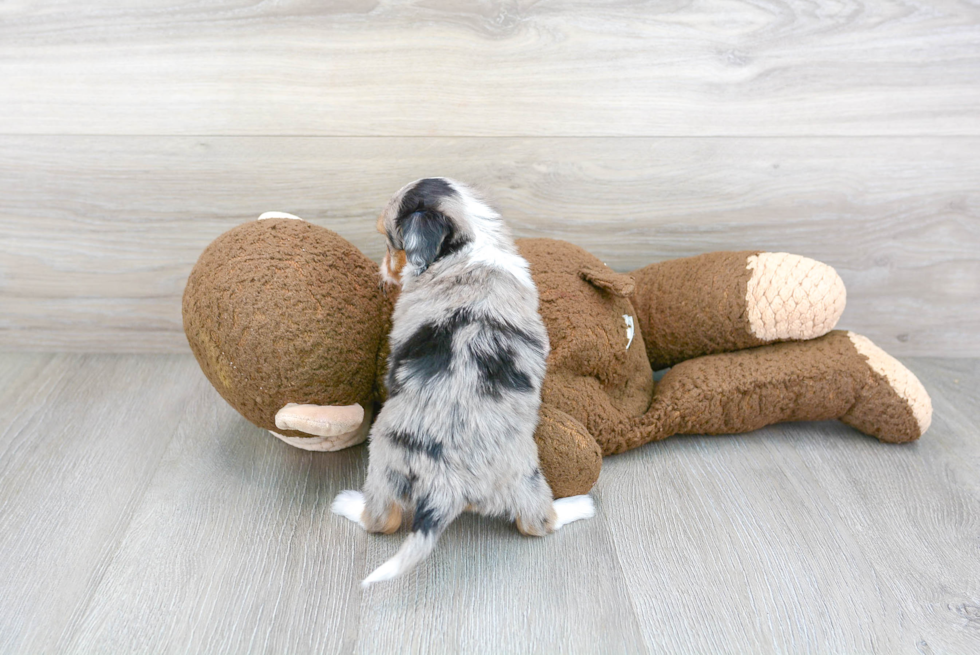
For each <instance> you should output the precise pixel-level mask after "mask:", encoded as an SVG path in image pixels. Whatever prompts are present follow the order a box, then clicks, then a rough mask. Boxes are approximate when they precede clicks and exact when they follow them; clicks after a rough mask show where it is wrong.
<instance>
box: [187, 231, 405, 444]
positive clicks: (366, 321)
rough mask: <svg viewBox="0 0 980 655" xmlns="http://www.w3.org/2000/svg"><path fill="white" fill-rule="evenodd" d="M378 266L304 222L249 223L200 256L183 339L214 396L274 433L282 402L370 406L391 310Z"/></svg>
mask: <svg viewBox="0 0 980 655" xmlns="http://www.w3.org/2000/svg"><path fill="white" fill-rule="evenodd" d="M377 270H378V268H377V265H376V264H374V263H373V262H372V261H371V260H370V259H368V258H367V257H365V256H364V255H363V254H362V253H361V252H360V251H359V250H358V249H357V248H355V247H354V246H352V245H351V244H350V243H348V242H347V241H346V240H345V239H343V238H341V237H340V236H338V235H336V234H334V233H333V232H331V231H329V230H326V229H324V228H320V227H317V226H315V225H312V224H310V223H307V222H305V221H299V220H289V219H269V220H263V221H251V222H248V223H245V224H243V225H240V226H238V227H236V228H234V229H232V230H229V231H228V232H226V233H224V234H222V235H221V236H219V237H218V238H217V239H216V240H215V241H214V242H213V243H212V244H211V245H210V246H208V248H207V249H206V250H205V251H204V253H203V254H202V255H201V257H200V259H199V260H198V262H197V264H196V265H195V266H194V269H193V270H192V271H191V274H190V278H189V279H188V281H187V287H186V289H185V291H184V298H183V316H184V332H185V333H186V335H187V340H188V342H189V343H190V346H191V350H192V351H193V352H194V356H195V357H196V358H197V361H198V363H199V364H200V365H201V369H202V370H203V371H204V374H205V375H206V376H207V377H208V379H209V380H210V381H211V383H212V384H213V385H214V387H215V389H217V390H218V392H219V393H220V394H221V395H222V397H224V399H225V400H227V401H228V402H229V403H230V404H231V405H232V407H234V408H235V409H237V410H238V411H239V412H240V413H241V414H242V415H243V416H244V417H245V418H247V419H248V420H250V421H251V422H252V423H254V424H256V425H258V426H259V427H262V428H265V429H268V430H276V431H278V432H280V433H285V434H286V435H288V436H308V435H305V434H304V433H302V432H296V431H293V430H287V431H282V430H277V429H276V426H275V414H276V411H278V410H279V408H281V407H282V406H283V405H285V404H286V403H290V402H294V403H301V404H305V403H312V404H330V405H349V404H353V403H360V404H362V405H364V406H366V407H370V406H371V403H373V402H374V401H375V400H376V399H377V398H378V395H379V394H378V387H379V384H378V375H379V371H378V370H377V369H378V361H379V360H380V359H381V357H382V355H381V353H380V352H379V351H381V350H382V347H383V346H384V345H386V344H387V333H388V328H389V320H390V319H389V317H390V312H391V306H390V303H389V302H388V301H386V300H385V298H384V297H383V296H382V294H381V292H380V290H379V288H378V274H377Z"/></svg>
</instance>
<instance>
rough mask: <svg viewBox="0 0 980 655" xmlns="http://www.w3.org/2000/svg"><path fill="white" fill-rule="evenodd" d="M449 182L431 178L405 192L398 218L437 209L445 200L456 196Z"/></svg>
mask: <svg viewBox="0 0 980 655" xmlns="http://www.w3.org/2000/svg"><path fill="white" fill-rule="evenodd" d="M455 195H456V192H455V191H453V188H452V186H450V184H449V182H447V181H446V180H444V179H442V178H439V177H429V178H426V179H424V180H419V181H418V183H417V184H416V185H415V186H414V187H412V188H411V189H409V190H408V191H406V192H405V195H404V196H402V202H401V204H400V205H399V206H398V217H399V218H401V217H403V216H406V215H408V214H411V213H413V212H417V211H419V210H425V209H435V208H437V207H438V206H439V203H440V202H441V201H442V199H443V198H445V197H447V196H455Z"/></svg>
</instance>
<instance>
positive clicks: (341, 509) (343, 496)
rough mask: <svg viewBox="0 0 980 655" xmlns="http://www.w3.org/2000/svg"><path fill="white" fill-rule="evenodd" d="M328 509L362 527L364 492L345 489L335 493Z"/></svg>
mask: <svg viewBox="0 0 980 655" xmlns="http://www.w3.org/2000/svg"><path fill="white" fill-rule="evenodd" d="M330 509H331V510H332V511H333V513H334V514H337V515H338V516H343V517H345V518H348V519H350V520H351V521H353V522H354V523H356V524H358V525H359V526H361V527H362V528H363V527H364V520H363V518H362V517H363V516H364V494H362V493H361V492H360V491H352V490H349V489H348V490H346V491H341V492H340V493H339V494H337V497H336V498H334V499H333V504H332V505H331V506H330Z"/></svg>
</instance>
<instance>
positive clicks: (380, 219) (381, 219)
mask: <svg viewBox="0 0 980 655" xmlns="http://www.w3.org/2000/svg"><path fill="white" fill-rule="evenodd" d="M377 226H378V233H379V234H384V235H387V232H385V215H384V212H381V214H379V215H378V222H377Z"/></svg>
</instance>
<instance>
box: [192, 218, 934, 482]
mask: <svg viewBox="0 0 980 655" xmlns="http://www.w3.org/2000/svg"><path fill="white" fill-rule="evenodd" d="M263 216H267V215H263ZM518 247H519V249H520V251H521V254H522V255H523V256H524V257H525V258H526V259H527V260H528V262H529V263H530V265H531V273H532V276H533V277H534V280H535V282H536V283H537V286H538V291H539V294H540V298H541V314H542V317H543V318H544V322H545V325H546V326H547V328H548V334H549V337H550V341H551V355H550V357H549V359H548V374H547V377H546V379H545V383H544V388H543V391H542V407H541V417H540V423H539V426H538V430H537V433H536V439H537V442H538V450H539V453H540V457H541V467H542V470H543V471H544V473H545V476H546V478H547V479H548V481H549V483H550V484H551V487H552V490H553V491H554V494H555V497H562V496H571V495H577V494H583V493H587V492H588V491H589V489H591V488H592V486H593V484H594V483H595V481H596V480H597V478H598V476H599V470H600V468H601V463H602V456H603V455H610V454H613V453H619V452H623V451H625V450H628V449H630V448H635V447H637V446H640V445H643V444H645V443H647V442H649V441H656V440H659V439H664V438H666V437H669V436H671V435H674V434H730V433H738V432H747V431H749V430H754V429H756V428H760V427H762V426H765V425H769V424H772V423H777V422H780V421H800V420H822V419H830V418H837V419H840V420H842V421H844V422H845V423H847V424H849V425H852V426H854V427H855V428H857V429H858V430H861V431H862V432H864V433H866V434H869V435H872V436H874V437H877V438H878V439H880V440H882V441H888V442H895V443H897V442H904V441H911V440H914V439H917V438H918V437H919V436H921V435H922V433H923V432H925V430H926V429H927V428H928V426H929V423H930V420H931V416H932V407H931V402H930V400H929V396H928V394H927V393H926V391H925V389H924V388H923V387H922V385H921V384H920V383H919V381H918V379H916V377H915V376H914V375H913V374H912V373H911V372H909V371H908V369H906V368H905V367H904V366H902V365H901V364H900V363H899V362H898V361H896V360H895V359H893V358H892V357H890V356H889V355H887V354H886V353H885V352H884V351H882V350H881V349H879V348H878V347H877V346H875V345H874V344H873V343H871V341H869V340H868V339H866V338H864V337H861V336H859V335H856V334H853V333H850V332H842V331H831V329H832V328H833V326H834V325H835V324H836V322H837V319H838V318H839V317H840V314H841V312H842V311H843V308H844V300H845V293H844V286H843V283H842V282H841V280H840V278H839V277H838V276H837V274H836V273H835V272H834V271H833V269H832V268H830V267H829V266H826V265H825V264H821V263H819V262H815V261H813V260H811V259H807V258H805V257H800V256H796V255H788V254H785V253H759V252H718V253H711V254H707V255H701V256H699V257H692V258H687V259H678V260H673V261H667V262H663V263H659V264H651V265H650V266H647V267H645V268H642V269H640V270H638V271H634V272H633V273H632V274H631V275H625V274H621V273H616V272H614V271H612V270H611V269H609V268H608V267H607V266H605V265H604V264H603V263H602V262H600V261H599V260H598V259H596V258H595V257H594V256H592V255H590V254H589V253H588V252H586V251H584V250H582V249H581V248H578V247H577V246H574V245H572V244H570V243H566V242H563V241H556V240H552V239H527V240H519V241H518ZM378 282H379V278H378V266H377V264H375V263H374V262H372V261H371V260H370V259H368V258H367V257H366V256H365V255H364V254H362V253H361V252H360V251H359V250H358V249H357V248H355V247H354V246H353V245H351V244H350V243H348V242H347V241H346V240H345V239H343V238H342V237H340V236H339V235H337V234H335V233H334V232H331V231H330V230H328V229H326V228H322V227H318V226H315V225H313V224H310V223H307V222H305V221H302V220H297V219H295V217H290V216H289V215H282V214H273V215H271V217H267V218H266V219H265V220H258V221H253V222H250V223H245V224H243V225H240V226H238V227H236V228H234V229H232V230H230V231H228V232H226V233H225V234H223V235H221V236H219V237H218V238H217V239H216V240H215V241H214V242H213V243H212V244H211V245H210V246H208V248H207V249H206V250H205V251H204V253H203V254H202V255H201V257H200V259H199V260H198V262H197V264H196V265H195V267H194V269H193V271H192V272H191V275H190V278H189V279H188V282H187V288H186V290H185V292H184V298H183V316H184V330H185V332H186V334H187V339H188V341H189V342H190V345H191V349H192V350H193V352H194V355H195V357H196V358H197V360H198V362H199V363H200V365H201V368H202V369H203V371H204V373H205V375H206V376H207V377H208V379H209V380H210V381H211V383H212V384H213V385H214V386H215V388H216V389H217V390H218V392H219V393H220V394H221V395H222V396H223V397H224V398H225V400H227V401H228V402H229V403H230V404H231V405H232V406H233V407H234V408H235V409H236V410H238V411H239V412H240V413H241V414H242V415H243V416H244V417H245V418H247V419H248V420H249V421H251V422H252V423H254V424H255V425H257V426H259V427H261V428H265V429H266V430H269V431H270V432H272V433H273V434H275V435H276V436H277V437H279V438H280V439H282V440H284V441H286V442H287V443H290V444H292V445H295V446H298V447H301V448H305V449H307V450H338V449H341V448H345V447H348V446H351V445H354V444H357V443H360V442H362V441H364V439H365V438H366V436H367V431H368V429H369V427H370V423H371V413H372V412H373V411H375V410H376V409H377V407H378V405H379V404H380V403H382V402H384V400H385V387H384V376H385V372H386V360H387V334H388V330H389V328H390V320H391V311H392V307H393V299H392V298H390V297H387V296H386V295H385V293H384V292H383V290H382V289H381V288H380V287H379V283H378ZM668 367H669V370H668V371H667V372H666V373H665V374H664V375H663V376H662V378H661V379H660V380H659V381H658V382H656V383H655V382H654V375H653V371H655V370H661V369H665V368H668Z"/></svg>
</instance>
